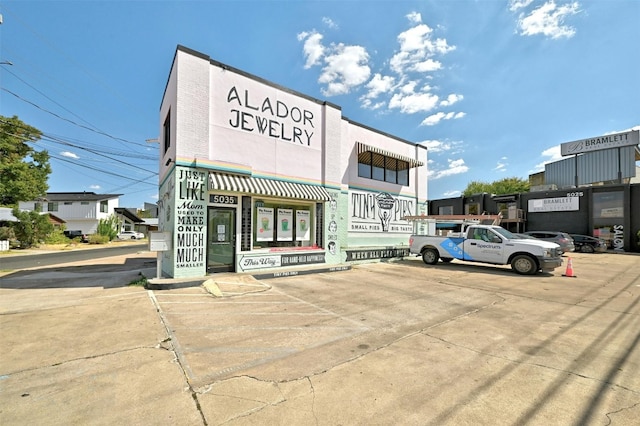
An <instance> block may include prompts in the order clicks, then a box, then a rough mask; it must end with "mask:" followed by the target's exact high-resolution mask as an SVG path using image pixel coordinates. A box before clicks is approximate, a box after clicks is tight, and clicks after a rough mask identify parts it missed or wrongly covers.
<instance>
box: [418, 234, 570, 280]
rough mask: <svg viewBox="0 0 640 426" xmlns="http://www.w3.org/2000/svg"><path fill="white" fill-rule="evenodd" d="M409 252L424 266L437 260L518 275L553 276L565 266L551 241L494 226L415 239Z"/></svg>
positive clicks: (557, 248) (558, 249)
mask: <svg viewBox="0 0 640 426" xmlns="http://www.w3.org/2000/svg"><path fill="white" fill-rule="evenodd" d="M409 245H410V248H409V250H410V252H411V253H413V254H417V255H421V256H422V260H423V261H424V263H426V264H428V265H435V264H436V263H438V259H441V260H442V261H443V262H451V261H452V260H453V259H459V260H466V261H469V262H483V263H491V264H494V265H511V268H512V269H513V270H514V271H515V272H517V273H518V274H523V275H533V274H535V273H537V272H538V271H543V272H550V271H553V270H554V269H555V268H557V267H559V266H561V265H562V258H561V256H562V250H561V249H560V246H559V245H558V244H555V243H551V242H548V241H542V240H536V239H521V238H518V237H516V236H515V235H513V234H512V233H511V232H509V231H507V230H506V229H504V228H502V227H500V226H495V225H479V224H474V225H468V226H467V227H466V229H463V230H462V232H459V233H454V234H450V235H448V236H446V237H442V236H436V235H412V236H411V238H410V239H409Z"/></svg>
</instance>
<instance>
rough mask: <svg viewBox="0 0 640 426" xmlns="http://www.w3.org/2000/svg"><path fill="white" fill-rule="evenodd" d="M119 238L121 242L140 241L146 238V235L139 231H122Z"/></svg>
mask: <svg viewBox="0 0 640 426" xmlns="http://www.w3.org/2000/svg"><path fill="white" fill-rule="evenodd" d="M118 238H119V239H121V240H140V239H142V238H144V234H143V233H142V232H138V231H122V232H121V233H119V234H118Z"/></svg>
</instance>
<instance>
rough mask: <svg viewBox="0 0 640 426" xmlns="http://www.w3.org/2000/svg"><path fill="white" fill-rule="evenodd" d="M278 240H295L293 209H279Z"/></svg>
mask: <svg viewBox="0 0 640 426" xmlns="http://www.w3.org/2000/svg"><path fill="white" fill-rule="evenodd" d="M278 241H293V210H292V209H278Z"/></svg>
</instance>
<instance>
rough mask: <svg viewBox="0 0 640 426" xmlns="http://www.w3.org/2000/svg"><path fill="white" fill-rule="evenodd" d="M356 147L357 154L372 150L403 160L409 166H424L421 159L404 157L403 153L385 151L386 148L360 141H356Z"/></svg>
mask: <svg viewBox="0 0 640 426" xmlns="http://www.w3.org/2000/svg"><path fill="white" fill-rule="evenodd" d="M356 149H357V151H358V155H360V154H362V153H363V152H373V153H376V154H380V155H384V156H385V157H390V158H395V159H396V160H401V161H405V162H407V163H409V168H412V167H420V166H424V163H423V162H422V161H418V160H415V159H413V158H410V157H405V156H404V155H400V154H396V153H395V152H391V151H387V150H386V149H382V148H378V147H375V146H371V145H367V144H364V143H362V142H356Z"/></svg>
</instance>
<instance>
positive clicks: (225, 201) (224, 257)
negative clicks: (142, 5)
mask: <svg viewBox="0 0 640 426" xmlns="http://www.w3.org/2000/svg"><path fill="white" fill-rule="evenodd" d="M159 140H160V163H159V169H160V173H159V175H160V182H159V198H160V202H159V212H158V216H159V231H161V232H165V233H166V234H164V235H168V236H169V237H170V247H169V250H166V251H162V252H160V256H161V257H160V259H161V262H162V271H163V276H168V277H176V278H178V277H190V276H203V275H207V274H210V273H215V272H220V271H237V272H256V271H265V272H268V271H274V270H276V269H277V270H278V271H282V270H283V269H282V268H288V267H291V268H295V267H299V266H301V265H316V266H318V267H319V268H321V267H327V268H330V267H332V266H334V267H335V266H336V265H345V264H346V265H348V264H349V263H351V262H361V261H372V260H376V259H382V258H389V257H398V256H402V255H404V254H406V252H407V246H408V237H409V235H410V234H411V232H412V229H413V228H412V224H411V223H409V222H407V221H405V220H402V217H404V216H406V215H416V214H422V213H426V206H425V202H426V194H427V168H426V164H427V151H426V148H424V147H422V146H419V145H416V144H414V143H411V142H409V141H405V140H402V139H400V138H397V137H394V136H392V135H388V134H385V133H384V132H382V131H379V130H375V129H372V128H369V127H367V126H364V125H361V124H358V123H354V122H352V121H350V120H348V119H347V118H345V117H343V116H342V111H341V109H340V107H338V106H336V105H333V104H331V103H328V102H325V101H321V100H318V99H314V98H311V97H309V96H305V95H304V94H301V93H297V92H295V91H292V90H289V89H287V88H285V87H281V86H278V85H276V84H273V83H271V82H268V81H265V80H264V79H261V78H259V77H257V76H254V75H250V74H248V73H245V72H242V71H240V70H237V69H234V68H232V67H230V66H227V65H225V64H221V63H219V62H216V61H214V60H212V59H210V58H209V57H208V56H206V55H203V54H201V53H198V52H195V51H192V50H190V49H187V48H185V47H182V46H178V48H177V50H176V54H175V57H174V61H173V65H172V67H171V72H170V74H169V79H168V82H167V86H166V89H165V93H164V97H163V99H162V105H161V109H160V138H159ZM285 270H286V269H285ZM292 270H293V269H292Z"/></svg>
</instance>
